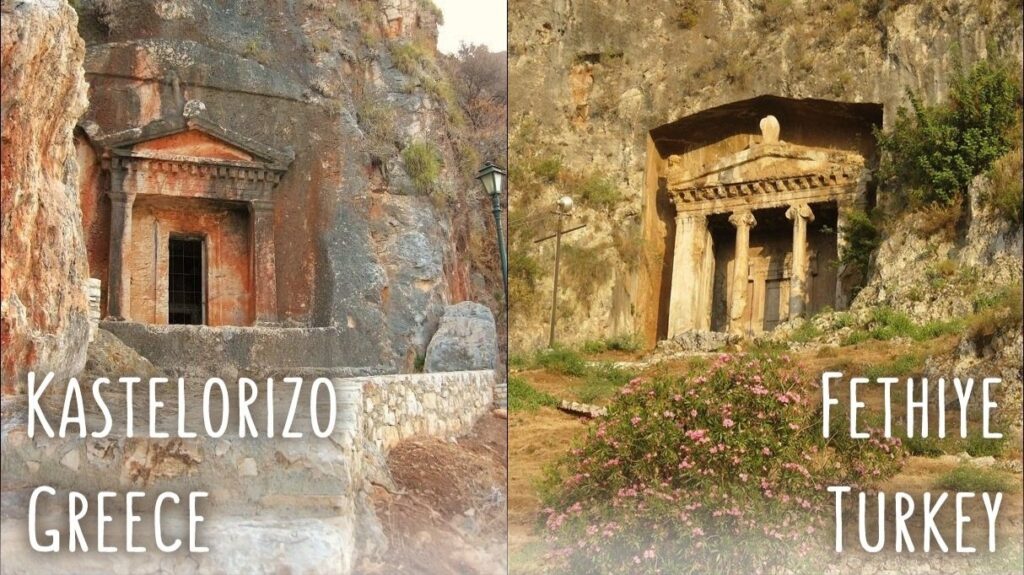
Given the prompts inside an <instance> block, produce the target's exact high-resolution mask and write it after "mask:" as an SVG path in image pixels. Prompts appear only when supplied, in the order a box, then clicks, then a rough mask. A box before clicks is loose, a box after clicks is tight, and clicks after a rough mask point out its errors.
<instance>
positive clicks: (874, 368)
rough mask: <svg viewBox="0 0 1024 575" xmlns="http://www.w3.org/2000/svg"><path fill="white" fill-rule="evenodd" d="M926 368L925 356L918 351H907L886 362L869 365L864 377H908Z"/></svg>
mask: <svg viewBox="0 0 1024 575" xmlns="http://www.w3.org/2000/svg"><path fill="white" fill-rule="evenodd" d="M923 368H924V357H922V356H921V355H920V354H916V353H905V354H903V355H900V356H898V357H896V358H895V359H893V360H892V361H887V362H884V363H877V364H872V365H869V366H868V367H867V368H866V369H865V370H864V377H867V378H868V379H872V380H874V379H877V378H879V377H900V378H903V377H908V376H911V375H919V374H920V373H921V371H922V369H923Z"/></svg>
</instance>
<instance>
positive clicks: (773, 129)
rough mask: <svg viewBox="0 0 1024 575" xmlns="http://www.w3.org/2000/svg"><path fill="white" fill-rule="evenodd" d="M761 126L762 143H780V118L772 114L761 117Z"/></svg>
mask: <svg viewBox="0 0 1024 575" xmlns="http://www.w3.org/2000/svg"><path fill="white" fill-rule="evenodd" d="M759 127H760V128H761V143H762V144H778V143H779V130H780V126H779V120H778V119H777V118H776V117H775V116H772V115H768V116H765V117H763V118H761V123H760V125H759Z"/></svg>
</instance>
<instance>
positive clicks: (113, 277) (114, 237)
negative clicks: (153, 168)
mask: <svg viewBox="0 0 1024 575" xmlns="http://www.w3.org/2000/svg"><path fill="white" fill-rule="evenodd" d="M123 175H124V174H123V173H122V172H121V170H119V169H112V170H111V174H110V176H111V177H110V185H111V190H110V191H109V192H107V196H108V197H109V198H110V261H109V263H108V269H107V273H108V277H107V319H112V320H117V321H123V320H128V319H131V310H130V307H131V297H132V293H131V288H132V286H131V283H132V282H131V273H130V271H129V268H130V265H129V261H130V258H131V247H132V205H133V204H134V203H135V194H134V193H129V192H125V191H124V190H123V186H122V177H123Z"/></svg>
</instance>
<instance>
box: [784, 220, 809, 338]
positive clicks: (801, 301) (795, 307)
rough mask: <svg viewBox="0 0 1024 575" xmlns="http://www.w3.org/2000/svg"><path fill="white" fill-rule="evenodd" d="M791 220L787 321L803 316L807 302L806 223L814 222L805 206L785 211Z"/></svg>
mask: <svg viewBox="0 0 1024 575" xmlns="http://www.w3.org/2000/svg"><path fill="white" fill-rule="evenodd" d="M786 218H787V219H790V220H793V270H792V272H791V273H790V280H789V281H790V284H789V319H796V318H798V317H800V316H801V315H803V313H804V305H805V303H806V301H807V222H813V221H814V212H812V211H811V208H810V206H808V205H807V204H793V205H792V206H790V207H789V209H788V210H786Z"/></svg>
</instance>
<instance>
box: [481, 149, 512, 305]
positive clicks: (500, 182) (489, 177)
mask: <svg viewBox="0 0 1024 575" xmlns="http://www.w3.org/2000/svg"><path fill="white" fill-rule="evenodd" d="M507 173H508V172H506V171H505V170H503V169H501V168H499V167H498V166H496V165H495V164H494V162H491V161H487V162H485V163H484V165H483V166H481V167H480V170H479V171H478V172H477V173H476V179H478V180H480V183H481V184H483V186H484V191H485V192H487V195H489V196H491V211H492V212H494V229H495V230H496V233H497V235H498V255H499V256H500V257H501V279H502V282H503V283H502V285H503V286H504V289H505V303H506V304H508V254H507V253H506V251H505V239H504V238H503V237H502V233H501V192H502V191H504V188H505V182H506V181H507V180H506V177H505V176H506V175H507Z"/></svg>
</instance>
